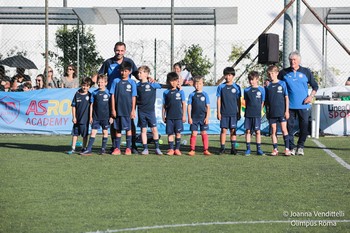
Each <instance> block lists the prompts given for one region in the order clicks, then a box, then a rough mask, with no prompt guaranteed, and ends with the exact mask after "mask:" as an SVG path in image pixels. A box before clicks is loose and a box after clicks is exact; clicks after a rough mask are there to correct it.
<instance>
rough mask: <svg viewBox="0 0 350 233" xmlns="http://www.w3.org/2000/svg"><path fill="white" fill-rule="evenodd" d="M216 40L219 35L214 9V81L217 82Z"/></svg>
mask: <svg viewBox="0 0 350 233" xmlns="http://www.w3.org/2000/svg"><path fill="white" fill-rule="evenodd" d="M216 39H217V34H216V11H215V9H214V80H215V82H216V62H217V61H216Z"/></svg>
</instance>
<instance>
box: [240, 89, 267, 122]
mask: <svg viewBox="0 0 350 233" xmlns="http://www.w3.org/2000/svg"><path fill="white" fill-rule="evenodd" d="M244 100H245V113H244V116H245V117H261V105H262V103H263V102H264V101H265V89H264V88H263V87H260V86H259V87H247V88H245V89H244Z"/></svg>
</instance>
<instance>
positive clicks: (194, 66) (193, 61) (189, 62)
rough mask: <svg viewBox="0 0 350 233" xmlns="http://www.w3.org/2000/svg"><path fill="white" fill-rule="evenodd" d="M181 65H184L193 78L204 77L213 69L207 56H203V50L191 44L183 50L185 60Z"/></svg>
mask: <svg viewBox="0 0 350 233" xmlns="http://www.w3.org/2000/svg"><path fill="white" fill-rule="evenodd" d="M182 63H183V64H186V68H187V69H188V70H189V71H190V72H191V73H192V75H193V76H197V75H200V76H205V75H207V74H209V72H210V68H211V67H213V64H212V63H211V62H210V61H209V59H208V58H207V56H203V49H202V48H201V47H200V46H199V45H198V44H196V45H195V44H193V45H191V46H190V47H189V48H188V49H186V50H185V58H184V59H183V60H182Z"/></svg>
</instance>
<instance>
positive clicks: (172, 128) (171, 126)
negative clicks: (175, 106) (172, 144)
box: [165, 119, 184, 135]
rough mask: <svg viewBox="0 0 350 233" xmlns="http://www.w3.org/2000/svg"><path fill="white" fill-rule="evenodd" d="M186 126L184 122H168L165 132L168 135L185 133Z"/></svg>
mask: <svg viewBox="0 0 350 233" xmlns="http://www.w3.org/2000/svg"><path fill="white" fill-rule="evenodd" d="M183 128H184V124H183V123H182V120H181V119H179V120H167V121H166V126H165V131H166V134H167V135H172V134H175V133H181V132H182V131H183Z"/></svg>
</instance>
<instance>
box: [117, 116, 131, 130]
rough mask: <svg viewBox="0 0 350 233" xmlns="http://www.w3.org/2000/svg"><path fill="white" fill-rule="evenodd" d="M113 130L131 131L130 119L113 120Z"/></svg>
mask: <svg viewBox="0 0 350 233" xmlns="http://www.w3.org/2000/svg"><path fill="white" fill-rule="evenodd" d="M114 129H115V130H116V131H119V132H121V131H122V130H125V131H129V130H131V118H130V117H129V116H119V117H116V118H115V119H114Z"/></svg>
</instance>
